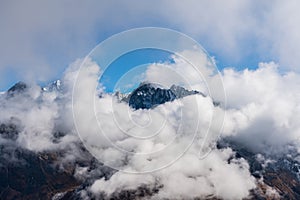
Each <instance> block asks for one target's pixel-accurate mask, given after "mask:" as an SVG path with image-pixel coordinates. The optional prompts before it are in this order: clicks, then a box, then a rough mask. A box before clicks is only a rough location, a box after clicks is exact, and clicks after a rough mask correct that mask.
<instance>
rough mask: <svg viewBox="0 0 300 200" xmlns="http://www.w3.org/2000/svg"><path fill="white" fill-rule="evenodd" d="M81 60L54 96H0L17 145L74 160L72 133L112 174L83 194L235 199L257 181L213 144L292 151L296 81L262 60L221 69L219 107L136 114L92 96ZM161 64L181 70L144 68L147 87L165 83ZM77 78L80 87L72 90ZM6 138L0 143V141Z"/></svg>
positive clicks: (195, 100)
mask: <svg viewBox="0 0 300 200" xmlns="http://www.w3.org/2000/svg"><path fill="white" fill-rule="evenodd" d="M85 63H86V66H84V69H83V70H81V71H80V74H79V75H78V69H79V66H80V64H81V61H80V60H79V61H76V62H75V63H73V64H72V65H71V66H70V67H69V68H68V69H67V70H66V72H65V74H64V76H63V78H62V79H61V80H62V86H63V87H62V90H61V91H57V90H53V91H48V92H43V91H42V90H41V88H40V87H39V86H36V85H31V86H30V87H29V88H27V89H26V90H25V91H24V92H23V93H20V94H18V95H15V96H13V97H10V98H8V97H6V94H2V95H1V97H0V98H1V112H2V113H3V114H2V115H1V118H0V121H1V123H9V122H12V123H13V122H14V119H18V120H19V122H18V124H17V125H18V127H19V129H20V131H19V135H18V137H17V138H16V140H15V143H16V144H17V145H18V146H20V147H22V148H25V149H28V150H31V151H34V152H42V151H56V150H58V149H70V148H73V150H74V151H69V152H68V153H69V154H68V155H65V159H67V160H72V159H73V160H76V159H77V158H78V157H79V156H80V152H79V151H76V150H75V149H76V147H78V146H77V145H78V144H79V143H80V140H79V137H78V136H77V134H76V133H77V132H79V133H80V134H79V135H80V139H81V141H83V143H84V144H85V146H86V147H87V149H88V150H89V151H90V152H91V153H92V154H93V155H94V156H95V157H96V158H98V159H99V160H100V161H101V162H103V163H104V164H107V165H108V166H110V167H112V168H115V169H117V171H116V172H115V173H114V174H113V175H112V176H111V177H110V178H109V179H105V178H101V179H96V180H94V181H93V183H92V184H91V185H90V187H89V188H88V189H87V190H88V192H90V193H92V194H93V195H94V196H96V197H97V196H99V195H104V196H107V197H109V196H110V195H113V194H115V193H118V192H120V191H123V190H136V189H138V188H140V187H147V188H150V189H157V190H155V191H156V192H154V193H153V194H152V197H151V198H153V199H157V198H159V199H162V198H170V199H174V198H181V199H189V198H196V197H200V198H206V197H212V196H214V197H217V198H223V199H241V198H245V197H247V196H248V195H249V194H250V190H252V189H254V188H255V187H256V180H255V178H254V177H253V176H252V175H251V173H250V171H249V165H248V163H247V161H246V160H244V159H243V158H236V157H235V152H234V151H233V150H232V149H231V148H229V147H228V148H225V149H217V148H215V145H216V143H215V142H216V140H222V139H223V138H230V139H231V140H234V141H237V142H239V143H241V144H243V145H245V146H247V147H248V148H249V149H251V150H255V151H256V152H257V153H262V154H274V153H278V152H283V151H284V149H285V146H286V145H287V144H289V145H293V146H294V147H295V148H296V149H297V148H298V151H300V149H299V145H300V143H299V140H298V139H299V137H300V125H299V123H297V119H299V118H300V104H299V102H300V96H299V94H300V91H299V90H300V81H299V80H300V79H299V78H300V77H299V74H297V73H294V72H287V73H281V72H280V70H279V68H278V66H277V64H275V63H273V62H270V63H260V64H259V67H258V69H256V70H248V69H245V70H243V71H236V70H234V69H230V68H228V69H224V70H223V71H222V73H221V76H222V79H223V84H224V88H225V91H226V94H227V106H224V105H221V106H215V105H214V103H213V101H214V100H218V99H213V98H211V97H210V96H206V97H205V96H202V95H192V96H187V97H184V98H182V99H177V100H175V101H172V102H168V103H165V104H162V105H159V106H157V107H155V108H153V109H150V110H136V111H135V110H133V109H132V108H130V107H129V106H128V104H126V103H124V102H119V101H118V99H117V98H116V97H114V96H112V95H110V94H104V93H103V91H101V98H98V95H99V91H95V89H96V88H97V85H98V76H99V73H100V68H99V66H98V65H97V64H96V63H94V62H93V61H88V62H85ZM166 65H169V66H168V67H171V68H172V69H173V70H174V69H175V71H176V67H178V68H177V69H178V70H181V68H180V67H179V66H182V65H183V63H182V62H180V60H176V59H175V63H172V64H170V63H165V64H153V65H151V66H150V67H149V68H148V71H147V72H146V77H147V79H148V81H151V80H154V78H155V76H154V75H155V74H156V73H157V72H158V71H160V72H161V73H160V76H162V77H164V74H163V72H164V71H162V70H160V68H163V67H166ZM179 72H180V73H184V71H182V70H181V71H179ZM186 72H187V73H189V71H188V70H187V71H186ZM166 73H169V71H168V70H166ZM78 76H80V77H81V78H80V83H77V85H76V86H77V90H76V93H73V85H74V81H75V80H77V79H76V78H78ZM187 77H189V76H188V74H187ZM211 78H212V79H213V78H214V77H211ZM159 80H160V81H162V80H165V81H167V82H165V83H163V82H161V84H164V85H168V84H169V83H170V79H159ZM157 81H158V80H156V81H155V82H157ZM212 81H213V80H212ZM190 82H191V83H192V82H193V79H192V78H191V80H190ZM203 84H204V83H203ZM212 85H213V84H212ZM190 86H191V88H194V86H195V87H196V88H197V89H198V90H200V89H201V88H205V87H204V86H203V85H202V86H201V85H197V84H196V85H194V86H193V84H191V85H190ZM216 97H217V95H216ZM87 106H91V107H92V108H93V110H90V109H89V108H87ZM72 109H73V110H72ZM92 111H93V112H92ZM94 111H95V113H94ZM73 112H74V113H75V114H74V113H73ZM224 112H225V113H226V115H225V118H224V124H223V129H222V132H221V137H219V134H220V133H219V128H216V127H214V126H215V125H218V123H216V124H214V123H212V124H211V127H210V126H209V125H210V123H209V122H210V120H211V119H212V117H213V115H218V114H221V113H224ZM76 113H77V114H76ZM73 114H74V117H75V121H73ZM74 122H75V125H74V124H73V123H74ZM145 127H146V128H145ZM158 128H161V129H158ZM207 130H209V136H208V137H206V133H207ZM57 132H61V133H64V135H63V136H62V137H60V138H59V139H58V140H57V139H55V134H56V133H57ZM124 132H125V133H126V134H124ZM156 132H158V133H159V134H158V135H157V136H156V137H150V138H149V139H141V137H148V136H151V134H154V133H156ZM133 136H134V137H133ZM9 140H11V139H7V138H4V137H0V141H1V143H2V144H3V143H5V142H8V141H9ZM191 142H193V143H192V145H191V146H189V144H190V143H191ZM187 147H188V148H187ZM119 148H121V149H123V150H125V151H120V149H119ZM207 148H212V149H211V152H210V153H209V154H208V155H207V156H205V157H201V153H203V152H205V151H206V150H207ZM156 151H157V152H156ZM200 158H201V159H200ZM173 161H174V162H173ZM158 169H159V170H158ZM124 171H125V172H134V173H135V174H132V173H125V172H124ZM151 171H153V172H151ZM144 172H147V173H144ZM150 172H151V173H150ZM89 173H90V172H88V171H87V170H84V169H82V168H78V169H77V171H76V173H75V177H77V178H84V177H89V176H88V174H89ZM232 188H234V189H232ZM84 194H86V193H82V195H83V197H84Z"/></svg>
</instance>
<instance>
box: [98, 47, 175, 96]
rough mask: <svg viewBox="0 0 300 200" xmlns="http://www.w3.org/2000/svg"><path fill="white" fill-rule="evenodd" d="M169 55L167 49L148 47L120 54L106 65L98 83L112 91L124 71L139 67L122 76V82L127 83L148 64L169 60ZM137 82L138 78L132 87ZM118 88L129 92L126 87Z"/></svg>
mask: <svg viewBox="0 0 300 200" xmlns="http://www.w3.org/2000/svg"><path fill="white" fill-rule="evenodd" d="M171 55H172V54H171V53H169V52H167V51H163V50H158V49H150V48H149V49H140V50H135V51H131V52H129V53H127V54H124V55H122V56H120V57H119V58H118V59H116V60H115V61H114V62H113V63H111V64H110V65H109V66H108V68H107V70H105V72H104V73H103V75H102V77H101V79H100V83H101V84H102V85H103V86H105V88H106V91H107V92H113V91H114V89H119V88H118V87H117V88H115V86H116V84H117V83H118V81H119V79H121V78H122V76H123V75H124V74H126V72H129V71H130V70H131V69H134V68H136V67H138V68H139V69H136V70H135V73H130V74H128V76H124V78H126V80H124V79H123V80H122V82H123V83H126V82H127V83H128V84H129V83H130V82H131V80H132V79H134V77H133V76H135V75H138V74H142V73H143V72H144V71H145V70H146V68H147V66H148V65H149V64H152V63H162V62H171V57H170V56H171ZM137 84H139V82H138V80H137V82H136V83H135V85H134V86H133V88H134V87H136V86H137ZM120 90H121V91H122V92H129V91H130V88H128V90H125V88H120Z"/></svg>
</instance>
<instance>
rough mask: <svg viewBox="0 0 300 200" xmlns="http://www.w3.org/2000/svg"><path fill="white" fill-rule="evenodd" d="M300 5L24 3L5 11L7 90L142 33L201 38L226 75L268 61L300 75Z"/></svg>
mask: <svg viewBox="0 0 300 200" xmlns="http://www.w3.org/2000/svg"><path fill="white" fill-rule="evenodd" d="M299 8H300V2H299V1H298V0H289V1H279V0H272V1H271V0H266V1H258V0H243V1H240V0H229V1H226V2H225V1H217V0H200V1H192V0H187V1H179V0H177V1H176V0H175V1H164V0H154V1H138V0H132V1H116V0H112V1H77V0H75V1H68V0H65V1H58V0H57V1H38V0H32V1H17V0H12V1H9V0H2V1H1V3H0V27H1V31H0V44H1V45H0V75H1V77H0V90H5V89H7V88H8V87H9V86H11V85H12V84H13V83H14V82H16V81H18V80H24V81H35V82H36V81H37V82H47V81H51V80H53V79H56V78H60V77H61V74H62V72H63V71H64V70H65V69H66V67H67V66H68V65H69V64H70V63H71V62H73V61H74V60H76V59H77V58H82V57H84V56H86V55H87V54H88V53H89V52H90V50H91V49H93V48H94V47H95V46H96V45H97V44H98V43H99V42H101V41H103V40H104V39H106V38H108V37H109V36H111V35H113V34H115V33H118V32H120V31H124V30H127V29H130V28H135V27H144V26H158V27H165V28H172V29H175V30H178V31H182V32H183V33H185V34H187V35H189V36H191V37H193V38H194V39H196V40H197V41H198V42H199V43H200V44H202V45H203V46H204V48H205V49H206V50H207V51H208V52H209V53H210V55H212V56H214V57H215V59H216V60H217V65H218V67H219V68H224V67H228V66H233V67H235V68H237V69H243V68H246V67H249V68H256V66H257V64H258V63H259V62H261V61H263V62H269V61H274V62H276V63H279V65H280V69H281V70H286V69H292V70H296V71H299V70H298V68H297V64H298V60H299V58H300V34H299V31H300V28H299V26H298V23H299V19H300V13H299V12H298V11H299Z"/></svg>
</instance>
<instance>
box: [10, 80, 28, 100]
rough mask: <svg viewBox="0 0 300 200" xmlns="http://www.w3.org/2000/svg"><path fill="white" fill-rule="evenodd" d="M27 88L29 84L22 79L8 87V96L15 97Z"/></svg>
mask: <svg viewBox="0 0 300 200" xmlns="http://www.w3.org/2000/svg"><path fill="white" fill-rule="evenodd" d="M27 88H28V86H27V85H26V84H25V83H24V82H22V81H20V82H18V83H16V84H15V85H13V86H12V87H11V88H9V89H8V91H7V96H8V97H13V96H15V95H17V94H20V93H23V92H24V91H26V90H27Z"/></svg>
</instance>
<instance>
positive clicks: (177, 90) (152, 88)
mask: <svg viewBox="0 0 300 200" xmlns="http://www.w3.org/2000/svg"><path fill="white" fill-rule="evenodd" d="M193 94H201V95H203V94H202V93H200V92H198V91H189V90H186V89H184V88H183V87H180V86H175V85H172V86H171V88H170V89H162V88H160V87H159V86H156V85H154V84H151V83H144V84H141V85H140V86H139V87H138V88H137V89H135V90H134V91H133V92H132V93H131V94H130V95H129V96H128V97H127V98H126V99H123V100H124V101H128V103H129V106H130V107H132V108H134V109H150V108H153V107H155V106H157V105H159V104H164V103H166V102H169V101H174V100H175V99H179V98H183V97H185V96H188V95H193ZM128 99H129V100H128Z"/></svg>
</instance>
